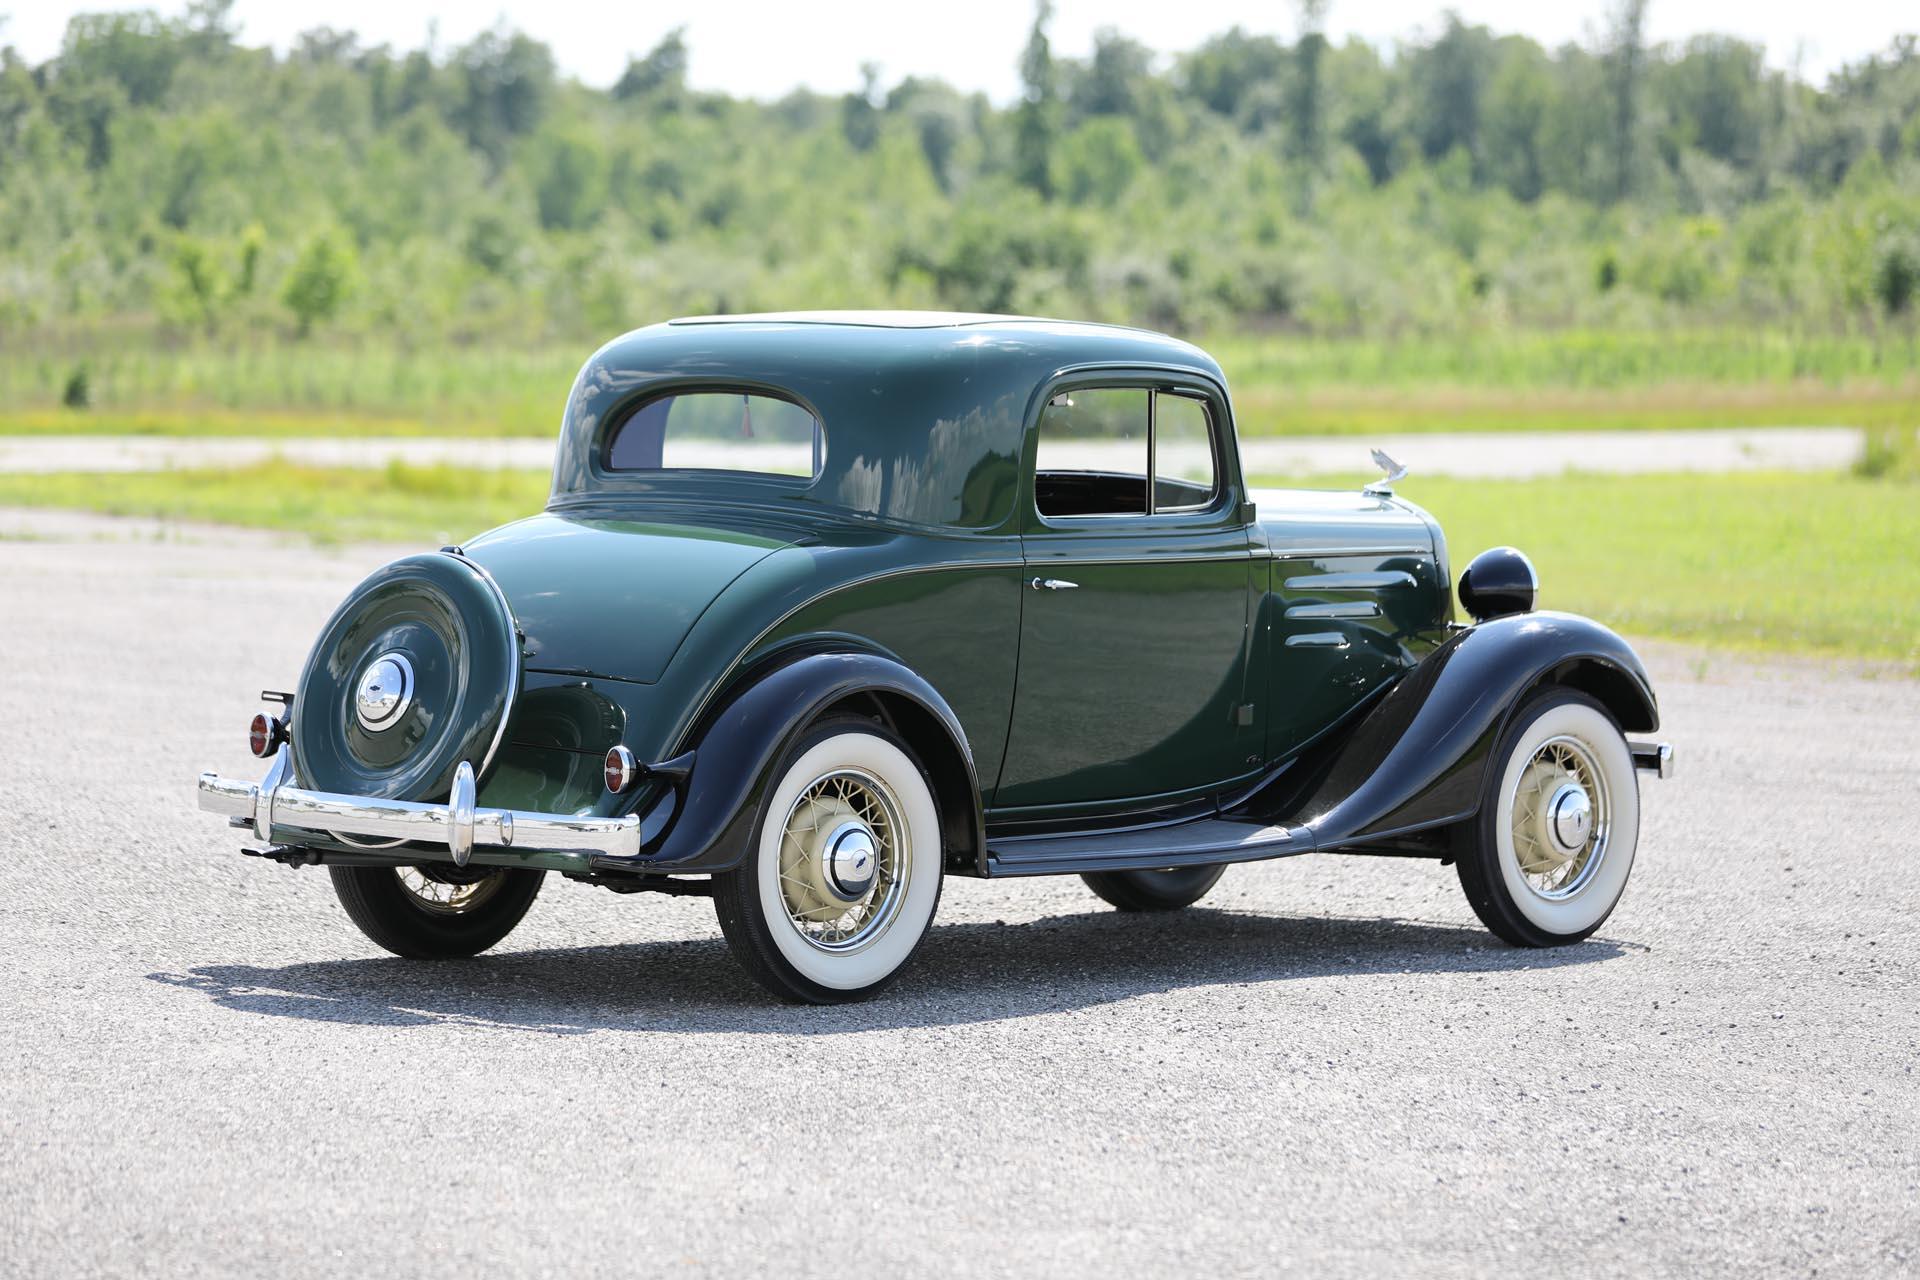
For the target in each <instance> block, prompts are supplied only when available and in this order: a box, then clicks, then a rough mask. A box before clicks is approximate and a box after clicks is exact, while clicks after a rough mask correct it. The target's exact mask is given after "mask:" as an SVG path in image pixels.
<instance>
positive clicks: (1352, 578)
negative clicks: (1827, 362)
mask: <svg viewBox="0 0 1920 1280" xmlns="http://www.w3.org/2000/svg"><path fill="white" fill-rule="evenodd" d="M1412 585H1413V575H1412V574H1410V573H1408V572H1407V571H1406V570H1404V569H1388V570H1385V571H1383V572H1380V573H1310V574H1303V575H1301V576H1300V577H1297V578H1288V579H1287V583H1286V586H1287V590H1289V591H1378V590H1380V589H1381V588H1383V587H1410V586H1412Z"/></svg>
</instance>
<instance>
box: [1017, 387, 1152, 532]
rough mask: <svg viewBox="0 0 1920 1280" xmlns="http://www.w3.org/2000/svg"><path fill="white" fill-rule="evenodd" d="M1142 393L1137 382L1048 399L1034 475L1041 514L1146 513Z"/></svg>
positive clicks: (1145, 406) (1145, 405) (1144, 404)
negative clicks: (1133, 385) (1131, 384)
mask: <svg viewBox="0 0 1920 1280" xmlns="http://www.w3.org/2000/svg"><path fill="white" fill-rule="evenodd" d="M1147 396H1148V392H1147V390H1146V389H1145V388H1144V387H1082V388H1079V389H1078V390H1074V391H1063V392H1061V393H1060V394H1059V395H1057V396H1055V397H1054V398H1053V399H1051V400H1049V401H1048V402H1047V407H1046V408H1045V409H1043V410H1041V413H1040V443H1039V452H1038V453H1037V455H1036V461H1035V475H1034V501H1035V503H1036V504H1037V505H1038V506H1039V508H1040V514H1041V515H1043V516H1137V515H1144V514H1146V510H1147V413H1148V404H1149V401H1148V399H1147Z"/></svg>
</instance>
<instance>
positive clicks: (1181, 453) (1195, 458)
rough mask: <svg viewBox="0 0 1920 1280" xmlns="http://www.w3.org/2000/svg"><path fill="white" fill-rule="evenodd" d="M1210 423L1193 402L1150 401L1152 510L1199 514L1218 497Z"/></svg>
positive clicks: (1158, 396) (1202, 404) (1161, 394)
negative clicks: (1151, 403) (1151, 416)
mask: <svg viewBox="0 0 1920 1280" xmlns="http://www.w3.org/2000/svg"><path fill="white" fill-rule="evenodd" d="M1219 485H1220V482H1219V477H1218V475H1217V473H1216V471H1215V468H1214V460H1213V420H1212V415H1211V414H1209V413H1208V412H1207V402H1206V401H1205V400H1202V399H1200V398H1199V397H1198V396H1186V395H1181V394H1180V393H1178V392H1175V391H1158V392H1155V393H1154V398H1153V509H1154V510H1155V511H1201V510H1204V509H1205V508H1207V507H1210V506H1212V505H1213V496H1214V494H1216V493H1218V492H1219Z"/></svg>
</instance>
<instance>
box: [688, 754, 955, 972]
mask: <svg viewBox="0 0 1920 1280" xmlns="http://www.w3.org/2000/svg"><path fill="white" fill-rule="evenodd" d="M943 870H944V867H943V857H942V852H941V847H940V813H939V809H938V806H937V804H936V802H935V800H934V794H933V788H932V786H931V785H930V784H929V782H928V780H927V777H926V773H925V772H924V770H923V769H922V768H921V766H920V763H919V762H918V761H917V760H916V759H914V757H913V754H912V753H911V751H909V749H908V748H907V746H906V744H905V743H903V742H901V741H900V740H899V739H898V738H897V737H895V736H894V735H893V734H892V733H890V732H888V731H887V730H886V729H885V728H883V727H881V726H880V725H879V724H877V723H876V722H874V721H871V720H862V719H855V718H838V719H833V720H828V721H824V722H822V723H821V724H818V725H815V726H814V727H813V728H811V729H809V730H808V731H807V732H806V733H804V734H802V735H801V737H800V739H799V741H798V742H796V743H795V744H794V746H793V747H792V748H791V749H790V750H789V752H788V753H787V757H786V760H785V762H784V763H783V764H782V765H781V766H780V767H779V769H778V771H777V772H776V774H775V776H774V781H773V784H772V786H771V787H770V789H769V790H768V793H767V795H766V798H765V800H764V802H763V803H762V806H761V811H760V819H759V823H758V824H757V826H756V827H755V829H754V834H753V839H752V842H751V844H750V846H749V848H748V850H747V854H746V857H745V859H744V860H743V862H742V863H741V865H740V867H739V868H738V869H737V870H734V871H730V872H727V873H725V874H723V875H719V876H716V877H715V878H714V907H715V912H716V914H717V915H718V916H719V918H720V928H721V932H722V933H724V934H725V935H726V939H727V943H728V945H729V946H730V947H731V948H732V949H733V953H734V955H735V956H736V957H737V958H738V959H739V961H740V962H741V964H742V965H744V966H745V968H746V970H747V972H748V973H750V974H752V975H753V977H754V979H755V980H756V981H758V982H759V983H760V984H761V985H762V986H764V987H766V988H767V989H768V990H769V991H771V992H772V993H773V994H775V995H777V996H780V997H782V998H783V999H787V1000H794V1001H804V1002H809V1003H815V1004H834V1003H839V1002H842V1001H847V1000H858V999H861V998H863V997H865V996H869V995H872V994H873V993H874V992H876V991H878V990H880V989H881V988H882V987H884V986H885V985H886V984H887V983H888V982H889V981H891V980H892V978H893V977H894V975H895V974H897V973H898V972H899V971H900V968H901V966H902V965H904V964H906V962H907V960H908V959H909V958H910V957H911V956H912V955H913V952H914V950H915V949H916V948H917V947H918V946H919V945H920V941H921V939H922V938H924V937H925V936H926V933H927V928H928V926H929V925H931V924H932V922H933V913H934V909H935V907H937V906H938V904H939V901H940V878H941V874H942V871H943Z"/></svg>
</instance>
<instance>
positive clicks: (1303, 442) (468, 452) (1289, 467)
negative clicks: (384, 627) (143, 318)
mask: <svg viewBox="0 0 1920 1280" xmlns="http://www.w3.org/2000/svg"><path fill="white" fill-rule="evenodd" d="M1376 445H1377V446H1380V447H1382V448H1385V449H1386V451H1387V452H1388V453H1391V454H1392V455H1393V456H1394V457H1396V458H1398V459H1400V460H1401V461H1403V462H1406V463H1409V464H1411V465H1412V468H1413V470H1414V472H1415V474H1417V475H1423V476H1479V477H1487V478H1493V477H1504V478H1510V479H1511V478H1525V477H1529V476H1554V475H1560V474H1561V473H1563V472H1567V471H1599V472H1608V473H1613V474H1638V473H1643V472H1650V471H1697V472H1723V471H1832V470H1836V469H1838V468H1842V467H1846V466H1849V465H1851V464H1852V463H1853V461H1854V460H1855V459H1856V458H1858V457H1859V456H1860V445H1861V434H1860V432H1859V431H1858V430H1857V429H1855V428H1853V427H1752V428H1728V429H1719V430H1704V431H1657V432H1649V431H1560V432H1539V433H1535V432H1453V433H1438V434H1432V435H1411V436H1380V437H1368V436H1287V437H1284V438H1274V437H1253V438H1248V439H1242V440H1241V441H1240V457H1241V461H1242V462H1243V463H1244V464H1245V466H1246V469H1247V473H1248V474H1249V475H1257V476H1303V475H1328V474H1334V473H1347V474H1352V473H1355V472H1360V473H1365V472H1369V471H1371V470H1372V466H1373V464H1372V463H1371V462H1370V461H1369V460H1368V450H1369V449H1370V448H1372V447H1374V446H1376ZM742 448H743V446H740V445H737V444H730V443H727V442H714V443H711V444H699V445H682V446H680V447H679V453H678V455H677V458H676V465H679V466H720V467H724V466H738V465H748V464H745V463H743V462H742V460H741V450H742ZM744 448H745V449H746V451H747V452H748V453H749V454H751V455H752V456H753V457H756V458H760V459H763V460H764V458H765V457H766V456H767V455H766V446H764V445H760V446H744ZM1083 452H1087V453H1089V456H1088V458H1087V462H1086V464H1085V465H1091V466H1098V465H1100V463H1101V462H1102V459H1101V458H1100V457H1099V456H1097V450H1096V451H1086V450H1083ZM273 457H282V458H286V459H287V460H289V461H291V462H298V463H302V464H304V465H307V466H314V467H384V466H386V465H387V464H388V463H389V462H393V461H396V460H397V461H401V462H406V463H410V464H413V465H416V466H418V465H431V464H434V463H451V464H454V465H457V466H467V467H488V468H501V469H509V468H523V469H528V470H540V471H544V470H547V469H548V468H550V467H552V466H553V441H552V440H550V439H540V440H526V439H501V438H498V437H493V438H485V439H477V440H461V439H448V438H442V437H423V436H402V437H393V438H389V439H382V438H379V437H369V436H335V437H328V438H324V439H303V438H299V437H285V438H266V439H250V438H245V437H220V436H209V437H196V438H174V437H168V436H99V435H95V436H0V473H5V472H22V473H33V474H40V473H44V472H49V471H96V472H97V471H163V470H167V469H169V468H191V467H244V466H252V465H254V464H256V463H260V462H265V461H266V460H268V459H269V458H273ZM1119 457H1120V465H1122V466H1124V465H1125V464H1126V461H1128V460H1130V455H1129V454H1128V453H1127V451H1126V450H1125V449H1124V448H1123V449H1121V450H1120V451H1119ZM806 458H807V454H806V451H805V450H804V449H801V450H798V451H796V453H795V455H794V457H793V458H792V459H791V461H795V462H798V463H800V464H801V465H802V466H804V465H805V463H806ZM1106 461H1108V462H1112V461H1113V459H1112V458H1108V459H1106Z"/></svg>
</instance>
